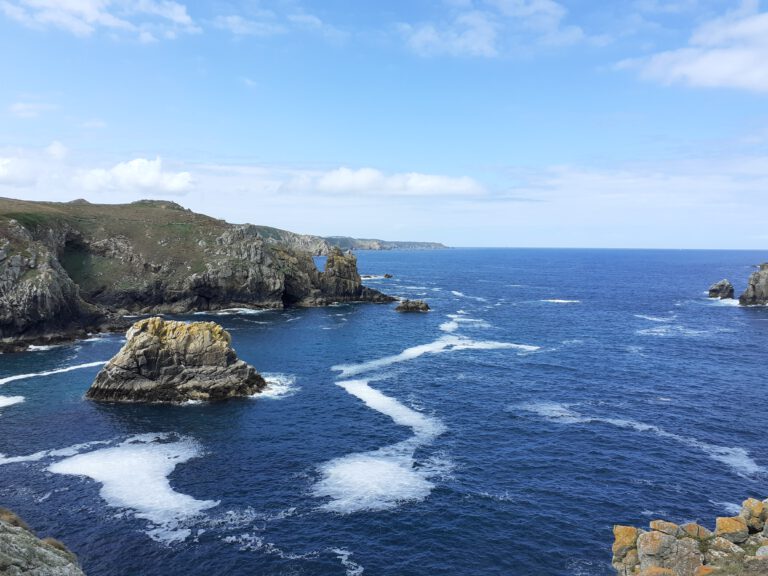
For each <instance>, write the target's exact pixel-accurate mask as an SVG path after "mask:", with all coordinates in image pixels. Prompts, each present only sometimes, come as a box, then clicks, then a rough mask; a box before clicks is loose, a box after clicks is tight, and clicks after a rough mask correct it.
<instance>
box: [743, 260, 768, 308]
mask: <svg viewBox="0 0 768 576" xmlns="http://www.w3.org/2000/svg"><path fill="white" fill-rule="evenodd" d="M739 304H741V305H742V306H756V305H759V304H768V263H764V264H760V269H759V270H758V271H757V272H753V273H752V274H751V275H750V277H749V280H748V281H747V289H746V290H744V293H743V294H742V295H741V296H739Z"/></svg>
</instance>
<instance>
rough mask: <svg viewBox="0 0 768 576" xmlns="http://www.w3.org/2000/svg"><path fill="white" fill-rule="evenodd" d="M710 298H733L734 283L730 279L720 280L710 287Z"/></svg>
mask: <svg viewBox="0 0 768 576" xmlns="http://www.w3.org/2000/svg"><path fill="white" fill-rule="evenodd" d="M709 297H710V298H720V299H721V300H724V299H726V298H733V284H731V283H730V282H729V281H728V280H720V282H717V283H715V284H712V286H710V287H709Z"/></svg>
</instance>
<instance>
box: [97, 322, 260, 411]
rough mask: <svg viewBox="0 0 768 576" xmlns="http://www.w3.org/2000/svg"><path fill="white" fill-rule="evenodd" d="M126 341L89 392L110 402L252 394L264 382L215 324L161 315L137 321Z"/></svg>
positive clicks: (227, 335)
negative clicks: (182, 320) (239, 355)
mask: <svg viewBox="0 0 768 576" xmlns="http://www.w3.org/2000/svg"><path fill="white" fill-rule="evenodd" d="M127 339H128V341H127V342H126V343H125V345H124V346H123V347H122V349H121V350H120V351H119V352H118V353H117V354H116V355H115V356H114V357H113V358H112V359H111V360H110V361H109V362H108V363H107V364H106V366H104V368H103V369H102V370H101V371H100V372H99V374H98V375H97V376H96V380H95V381H94V382H93V384H92V385H91V387H90V389H89V390H88V392H87V393H86V397H87V398H89V399H91V400H100V401H107V402H176V403H177V402H184V401H188V400H223V399H226V398H232V397H238V396H251V395H253V394H255V393H257V392H259V391H261V390H262V388H264V386H266V382H265V381H264V379H263V378H262V377H261V376H260V375H259V374H258V373H257V372H256V370H255V369H254V368H253V366H250V365H249V364H246V363H245V362H243V361H242V360H238V358H237V354H236V353H235V351H234V350H233V349H232V347H231V346H230V343H231V337H230V335H229V333H228V332H227V331H226V330H224V329H223V328H222V327H221V326H219V325H218V324H216V323H214V322H194V323H191V324H187V323H185V322H177V321H171V320H164V319H162V318H159V317H155V318H147V319H144V320H140V321H138V322H136V323H135V324H134V325H133V326H132V327H131V328H130V329H129V330H128V333H127Z"/></svg>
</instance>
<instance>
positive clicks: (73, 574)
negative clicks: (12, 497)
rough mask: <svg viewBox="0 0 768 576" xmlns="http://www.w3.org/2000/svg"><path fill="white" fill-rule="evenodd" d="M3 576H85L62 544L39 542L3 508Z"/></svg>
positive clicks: (0, 564) (0, 551)
mask: <svg viewBox="0 0 768 576" xmlns="http://www.w3.org/2000/svg"><path fill="white" fill-rule="evenodd" d="M0 574H5V575H7V576H84V574H83V571H82V570H80V567H79V566H78V564H77V558H76V557H75V555H74V554H72V552H70V551H69V550H68V549H67V548H66V547H65V546H64V545H63V544H62V543H61V542H59V541H58V540H55V539H53V538H44V539H42V540H41V539H40V538H38V537H37V536H35V535H34V533H33V532H32V531H31V530H30V529H29V527H28V526H27V525H26V523H24V521H23V520H21V519H20V518H19V517H18V516H16V514H14V513H13V512H11V511H10V510H6V509H5V508H0Z"/></svg>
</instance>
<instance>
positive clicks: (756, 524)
mask: <svg viewBox="0 0 768 576" xmlns="http://www.w3.org/2000/svg"><path fill="white" fill-rule="evenodd" d="M739 517H740V518H743V519H744V521H745V522H746V523H747V528H748V529H749V531H750V532H752V533H755V532H760V531H761V530H762V529H763V528H764V527H765V520H766V518H768V509H766V506H765V504H764V503H763V502H762V501H761V500H758V499H757V498H748V499H746V500H744V502H742V504H741V512H740V513H739Z"/></svg>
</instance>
